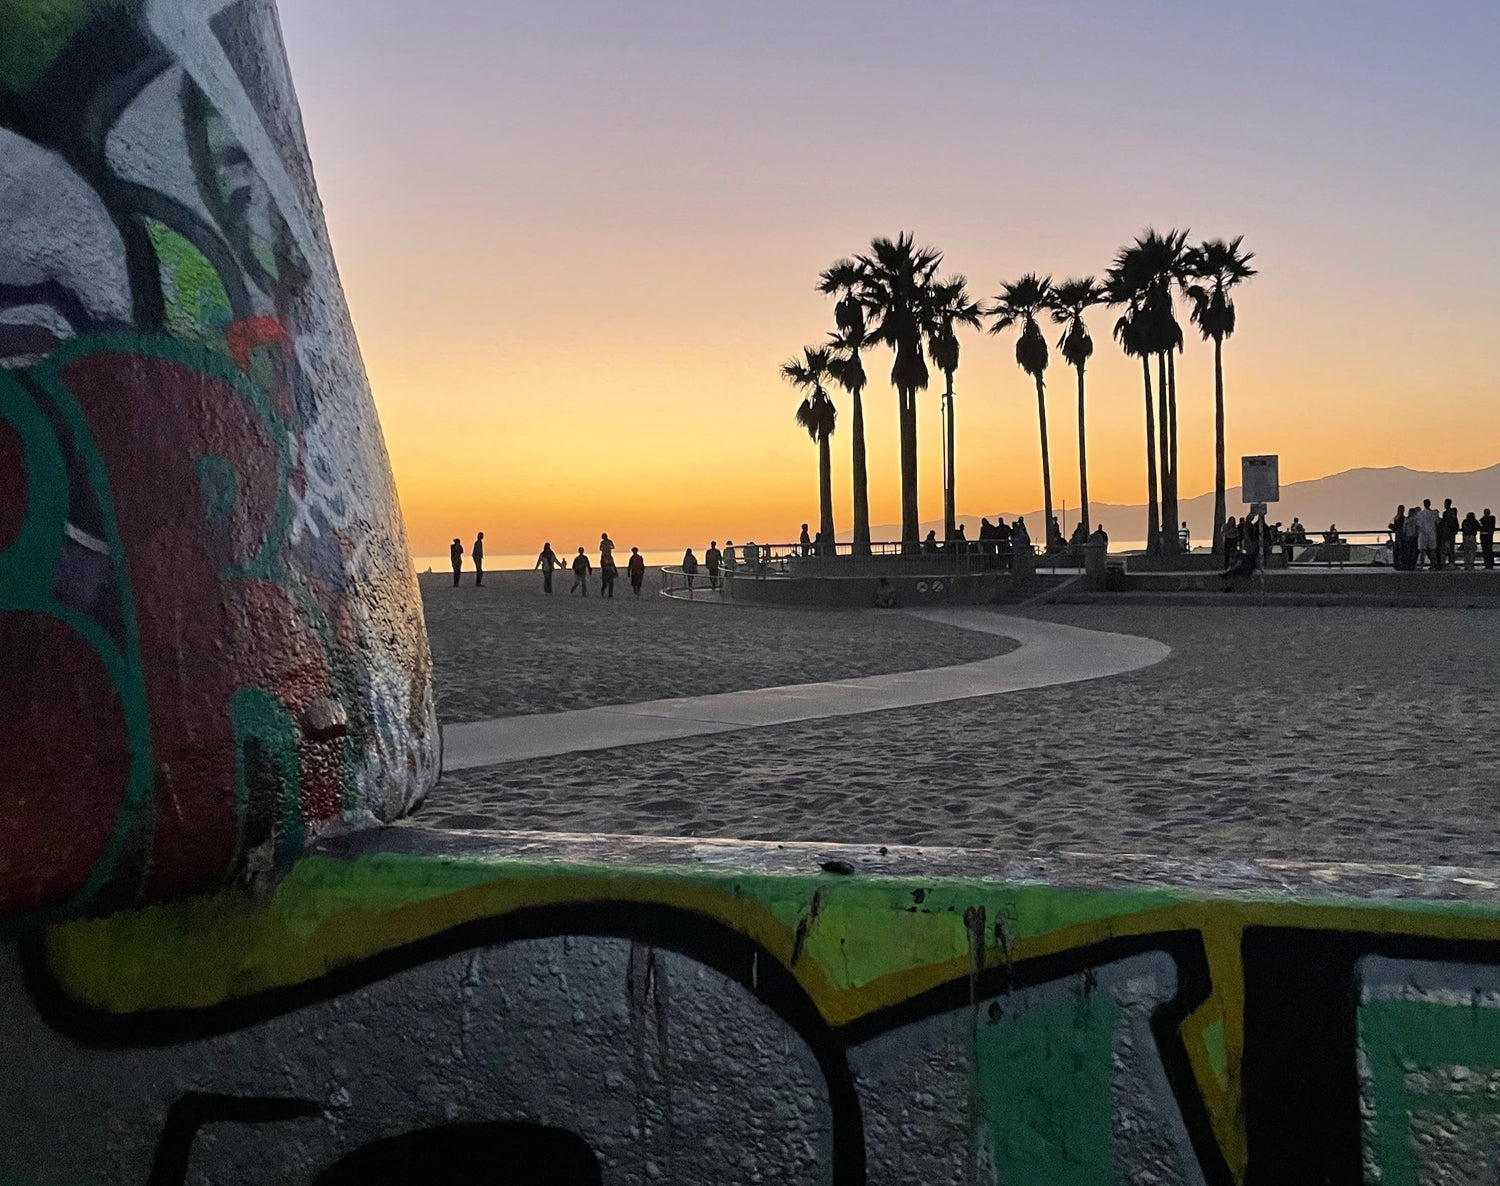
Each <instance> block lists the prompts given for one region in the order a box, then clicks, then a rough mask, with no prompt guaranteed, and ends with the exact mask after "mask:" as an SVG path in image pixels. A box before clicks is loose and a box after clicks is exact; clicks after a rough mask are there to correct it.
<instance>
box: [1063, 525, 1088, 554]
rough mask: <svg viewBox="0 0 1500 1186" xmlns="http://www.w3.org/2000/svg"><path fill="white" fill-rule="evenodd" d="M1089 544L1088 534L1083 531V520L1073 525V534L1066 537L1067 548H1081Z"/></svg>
mask: <svg viewBox="0 0 1500 1186" xmlns="http://www.w3.org/2000/svg"><path fill="white" fill-rule="evenodd" d="M1088 542H1089V533H1088V532H1087V531H1085V530H1084V529H1083V520H1082V519H1080V520H1078V522H1077V523H1075V524H1074V525H1073V534H1072V535H1070V536H1069V537H1068V547H1070V548H1081V547H1083V545H1084V544H1086V543H1088Z"/></svg>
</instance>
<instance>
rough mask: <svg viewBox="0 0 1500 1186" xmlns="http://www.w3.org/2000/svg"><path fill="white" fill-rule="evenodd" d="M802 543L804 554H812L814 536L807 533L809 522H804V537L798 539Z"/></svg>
mask: <svg viewBox="0 0 1500 1186" xmlns="http://www.w3.org/2000/svg"><path fill="white" fill-rule="evenodd" d="M798 542H799V543H801V545H802V554H803V555H804V556H811V555H812V550H813V544H812V537H811V536H809V535H808V534H807V524H806V523H804V524H802V537H801V539H800V540H799V541H798Z"/></svg>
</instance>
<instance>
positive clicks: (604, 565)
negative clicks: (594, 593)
mask: <svg viewBox="0 0 1500 1186" xmlns="http://www.w3.org/2000/svg"><path fill="white" fill-rule="evenodd" d="M619 571H620V570H619V569H618V568H616V567H615V553H614V549H613V548H611V549H610V550H609V551H605V550H604V549H603V548H602V547H601V548H600V549H599V596H600V597H608V598H610V599H613V598H614V595H615V576H616V575H617V574H618V573H619Z"/></svg>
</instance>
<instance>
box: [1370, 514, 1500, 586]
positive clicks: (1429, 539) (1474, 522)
mask: <svg viewBox="0 0 1500 1186" xmlns="http://www.w3.org/2000/svg"><path fill="white" fill-rule="evenodd" d="M1390 532H1391V562H1392V564H1393V565H1394V567H1396V568H1399V569H1404V570H1406V571H1408V572H1415V571H1416V570H1417V569H1419V568H1421V567H1422V564H1423V562H1424V561H1425V562H1426V564H1427V567H1428V568H1429V569H1439V568H1457V567H1458V564H1459V561H1460V557H1461V558H1462V562H1463V566H1464V567H1465V568H1467V569H1472V568H1473V567H1474V564H1475V561H1476V560H1478V559H1481V558H1482V559H1483V562H1484V567H1485V568H1494V567H1495V515H1494V512H1493V511H1491V510H1490V508H1489V507H1485V508H1484V514H1483V515H1476V514H1475V513H1474V512H1473V511H1470V512H1469V513H1468V514H1466V515H1465V516H1464V517H1463V518H1462V519H1460V518H1459V515H1458V508H1457V507H1455V506H1454V505H1453V500H1452V499H1451V498H1445V499H1443V509H1442V510H1441V511H1437V510H1434V509H1433V506H1432V500H1431V499H1430V498H1424V499H1423V500H1422V505H1421V507H1420V508H1419V507H1417V506H1415V505H1413V506H1412V509H1411V510H1410V511H1408V510H1407V509H1406V507H1405V506H1398V507H1397V508H1396V517H1395V518H1393V519H1392V520H1391V523H1390ZM1460 540H1461V541H1462V543H1460Z"/></svg>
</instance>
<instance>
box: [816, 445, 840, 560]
mask: <svg viewBox="0 0 1500 1186" xmlns="http://www.w3.org/2000/svg"><path fill="white" fill-rule="evenodd" d="M818 531H819V532H820V533H821V535H822V537H823V546H822V547H821V548H820V549H819V552H820V554H821V555H824V556H832V555H834V554H835V553H836V551H837V549H836V548H835V547H834V546H833V541H834V535H833V451H832V450H831V449H830V448H829V447H828V434H827V433H826V432H824V433H819V434H818Z"/></svg>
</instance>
